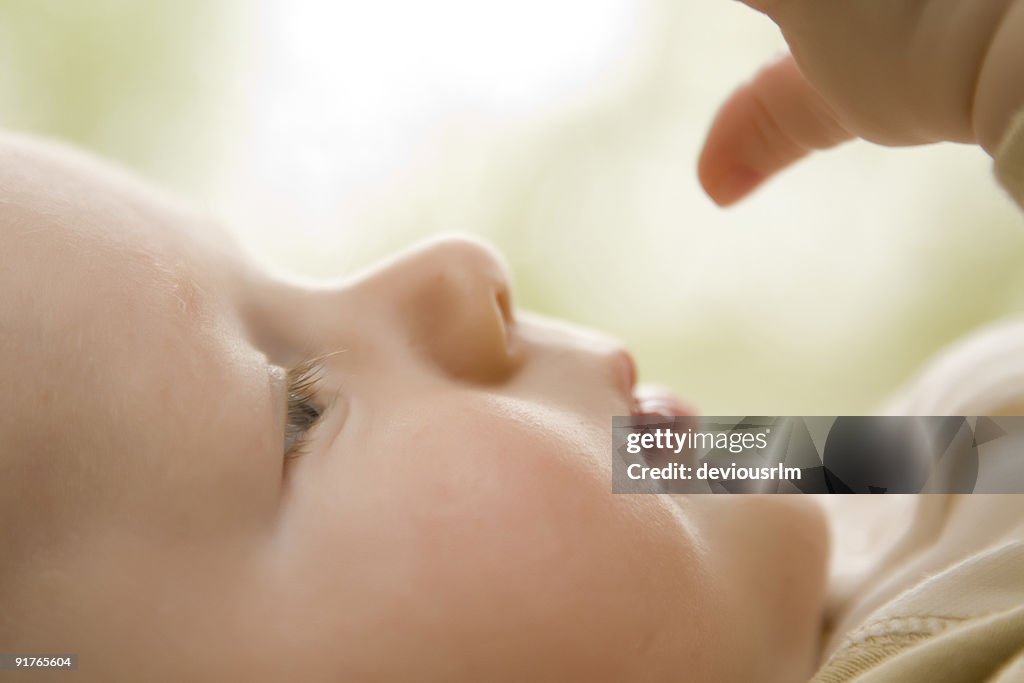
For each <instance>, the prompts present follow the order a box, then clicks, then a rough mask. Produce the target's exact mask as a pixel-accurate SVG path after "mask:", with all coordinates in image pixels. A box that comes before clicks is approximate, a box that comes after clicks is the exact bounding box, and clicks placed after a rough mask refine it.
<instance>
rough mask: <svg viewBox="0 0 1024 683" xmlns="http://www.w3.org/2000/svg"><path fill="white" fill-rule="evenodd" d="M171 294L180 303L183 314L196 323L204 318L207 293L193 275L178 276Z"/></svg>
mask: <svg viewBox="0 0 1024 683" xmlns="http://www.w3.org/2000/svg"><path fill="white" fill-rule="evenodd" d="M171 293H172V294H173V295H174V297H175V298H176V299H177V300H178V302H179V303H180V305H181V312H182V313H184V314H185V315H186V316H188V317H189V318H190V319H192V320H196V321H198V320H199V319H200V318H201V317H202V310H203V305H202V303H203V298H204V297H205V292H204V291H203V288H202V287H200V286H199V284H198V283H197V282H196V281H195V279H194V278H193V277H192V275H191V273H187V272H186V273H179V274H177V275H176V276H175V277H174V279H173V281H172V284H171Z"/></svg>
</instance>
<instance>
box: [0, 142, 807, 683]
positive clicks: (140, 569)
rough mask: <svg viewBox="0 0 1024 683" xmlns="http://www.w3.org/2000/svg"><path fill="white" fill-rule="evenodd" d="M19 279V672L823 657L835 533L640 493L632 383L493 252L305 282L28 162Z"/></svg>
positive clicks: (1, 428) (10, 557)
mask: <svg viewBox="0 0 1024 683" xmlns="http://www.w3.org/2000/svg"><path fill="white" fill-rule="evenodd" d="M0 259H2V263H3V266H2V268H0V339H2V342H3V350H4V353H3V357H2V358H0V386H3V387H4V392H3V394H2V395H0V401H2V405H0V517H2V519H4V522H5V523H4V524H3V525H2V527H0V546H2V548H3V555H2V563H0V596H2V602H3V604H4V610H3V613H2V614H0V651H7V652H14V651H22V652H40V651H47V652H66V653H77V654H78V655H79V669H80V674H86V675H88V676H89V677H90V678H91V679H95V680H119V679H120V678H121V677H123V676H125V675H127V673H128V672H131V673H132V675H133V677H134V678H135V679H137V680H175V681H180V680H205V679H211V680H264V679H266V680H302V681H318V680H325V681H326V680H332V681H336V680H345V681H367V680H388V681H394V680H416V681H429V680H446V681H458V680H467V681H470V680H472V681H480V680H488V681H498V680H510V681H522V680H558V681H567V680H645V679H648V678H651V679H659V680H660V679H662V678H669V679H671V678H676V677H684V678H686V677H693V678H694V679H697V678H699V677H700V676H702V675H707V676H711V675H718V674H719V673H721V672H723V671H725V672H727V673H728V672H733V673H739V672H742V671H746V670H747V669H745V668H744V667H745V666H753V665H757V666H761V665H764V666H768V665H769V663H767V662H760V661H759V660H758V657H761V656H767V655H768V654H772V653H774V654H772V656H778V657H782V658H794V659H795V660H796V661H797V663H798V664H800V663H802V662H803V659H802V658H810V657H811V656H812V655H811V654H809V653H810V652H811V651H812V650H813V633H814V631H815V627H816V623H815V619H816V614H817V609H818V600H819V598H820V592H821V583H822V577H823V573H824V572H823V560H824V543H823V541H822V540H820V537H821V536H823V534H822V529H821V520H820V519H819V518H817V517H816V516H815V515H814V514H813V513H812V512H811V511H810V510H809V509H808V508H806V507H805V506H803V505H802V504H800V502H798V501H793V500H788V499H787V497H778V498H776V499H774V500H771V501H768V500H761V499H757V498H746V499H744V498H741V497H735V498H730V499H728V500H718V501H714V500H712V498H716V497H705V498H704V499H698V498H694V499H692V500H684V501H681V502H678V503H677V502H674V501H673V500H671V499H669V498H668V497H665V496H657V495H643V496H624V495H612V494H611V437H610V419H609V418H610V416H612V415H623V414H627V415H628V414H629V413H630V410H631V406H632V402H633V397H632V395H631V394H632V385H633V381H634V378H633V376H632V375H633V371H632V364H631V361H630V360H629V358H628V355H626V354H625V353H624V352H623V351H622V350H621V349H620V348H619V347H618V346H617V345H615V344H614V343H612V342H610V341H608V340H607V339H604V338H603V337H600V336H598V335H594V334H590V333H584V332H582V331H580V330H577V329H573V328H570V327H569V326H566V325H560V324H554V323H550V322H545V321H541V320H539V319H535V318H528V317H525V316H521V315H519V314H517V313H515V312H513V310H512V307H511V303H510V295H509V287H508V281H507V276H506V272H505V268H504V266H503V265H502V263H501V262H500V260H499V259H498V258H496V256H495V254H494V253H493V252H492V251H491V250H489V249H488V248H485V247H483V246H481V245H479V244H478V243H476V242H472V241H467V240H464V239H445V240H437V241H434V242H431V243H429V244H426V245H423V246H420V247H419V248H416V249H413V250H411V251H408V252H406V253H404V254H402V255H400V256H398V257H396V258H394V259H393V260H390V261H388V262H386V263H384V264H382V265H381V266H379V267H378V268H376V269H373V270H371V271H368V272H366V273H365V274H362V275H359V276H357V277H354V278H352V279H349V280H346V281H344V282H342V283H340V284H338V285H337V286H331V287H317V288H310V287H307V286H300V285H298V284H295V283H289V282H285V281H283V280H280V279H277V278H273V277H270V276H268V275H266V274H264V273H262V272H260V271H259V270H258V269H257V268H255V267H253V266H252V265H251V264H250V263H248V262H247V261H245V260H244V259H242V258H241V257H240V255H239V253H238V251H237V250H236V249H235V248H234V246H233V245H232V244H231V243H230V242H229V241H228V240H227V239H226V237H225V236H224V234H223V233H222V232H221V231H220V230H218V228H217V227H216V226H214V225H211V224H210V223H208V222H206V221H204V220H202V219H201V218H199V217H197V216H196V215H194V214H192V213H190V212H188V211H187V210H184V209H182V208H181V207H180V206H178V205H176V204H175V203H173V202H172V201H170V200H168V199H167V198H165V197H163V196H161V195H159V194H157V193H155V192H153V191H152V190H149V189H147V188H146V187H144V186H143V185H141V184H140V183H139V182H138V181H136V180H133V179H132V178H130V177H126V176H124V175H122V174H120V173H119V172H116V171H112V170H111V169H108V168H106V167H103V166H102V165H100V164H98V163H97V162H95V161H92V160H90V159H88V158H86V157H84V156H81V155H79V154H77V153H74V152H71V151H69V150H66V149H64V148H61V147H58V146H55V145H48V144H43V143H39V142H35V141H31V140H27V139H22V138H17V137H4V138H2V139H0ZM748 584H756V587H757V589H756V590H752V589H750V586H749V585H748ZM808 640H810V641H812V645H810V646H808V645H807V642H808ZM752 662H753V664H751V663H752ZM771 665H772V666H775V663H771ZM722 667H725V668H724V669H723V668H722ZM769 668H770V667H769ZM758 670H765V671H766V670H767V669H758ZM720 680H722V679H721V678H720ZM763 680H767V678H766V677H765V678H763Z"/></svg>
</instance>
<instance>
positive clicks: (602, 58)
mask: <svg viewBox="0 0 1024 683" xmlns="http://www.w3.org/2000/svg"><path fill="white" fill-rule="evenodd" d="M261 9H262V15H261V16H260V17H259V18H258V19H257V20H256V24H257V26H258V27H259V28H258V30H257V36H256V42H255V45H254V50H253V53H254V56H253V60H254V64H253V67H252V69H251V70H250V72H249V74H248V76H247V79H246V83H245V85H244V89H245V90H247V91H248V92H247V95H246V97H247V99H248V100H249V104H248V106H246V107H245V108H244V109H243V110H241V112H240V118H241V119H242V120H241V121H240V126H241V131H239V132H238V133H237V134H238V137H239V139H240V140H241V144H240V145H239V147H240V149H239V151H238V155H239V156H240V157H241V158H239V159H236V160H235V162H233V163H231V164H230V167H231V168H232V169H234V171H233V176H234V177H232V178H231V180H230V183H229V186H228V188H227V194H228V198H227V204H228V206H229V207H230V208H229V211H230V213H231V214H232V215H231V216H230V218H231V219H232V221H233V222H235V223H242V224H244V225H245V226H246V227H245V230H246V232H249V233H250V234H251V233H253V232H257V233H259V232H262V230H261V229H260V228H259V227H257V225H258V224H263V228H264V229H265V230H274V231H278V232H279V231H280V229H281V227H282V225H281V223H282V222H283V223H284V224H285V226H287V227H288V228H289V229H290V232H291V235H290V236H289V239H304V238H307V237H308V240H309V241H313V242H317V243H321V244H322V243H324V241H325V240H326V241H327V242H328V243H334V244H339V243H341V242H344V241H347V240H349V239H354V236H352V235H346V234H344V233H346V232H349V231H348V230H347V228H350V227H351V226H350V225H349V224H350V223H351V222H352V221H353V220H354V219H353V216H354V215H355V214H356V213H358V210H359V205H360V203H361V202H366V201H368V199H367V194H374V193H375V192H377V191H378V190H379V185H380V184H381V183H384V182H386V181H387V180H388V179H389V178H391V177H392V176H393V175H394V174H395V173H399V172H401V171H402V170H403V168H404V167H405V165H406V164H408V163H409V162H410V160H411V159H413V158H415V157H416V156H417V154H418V153H420V152H421V151H422V150H423V149H425V148H429V147H430V146H431V145H432V144H433V142H434V141H435V138H436V137H437V136H438V135H439V134H440V133H441V132H443V127H444V126H452V125H463V126H474V125H478V126H479V125H488V122H493V121H498V120H501V119H507V118H508V117H509V116H510V115H511V116H529V115H532V114H536V113H538V112H541V111H546V110H548V109H550V108H552V107H557V106H559V104H560V103H564V102H565V101H566V98H572V97H573V96H574V95H578V94H579V93H580V92H581V91H585V89H586V87H587V86H588V84H591V83H593V82H595V81H599V80H600V79H601V78H602V71H603V70H604V69H605V68H607V67H609V66H610V65H612V64H614V63H616V62H617V61H619V60H621V58H622V53H623V52H625V51H626V49H627V43H628V40H627V39H628V38H629V37H630V36H631V31H632V30H633V28H634V24H635V17H634V13H635V12H636V3H635V2H633V1H632V0H559V1H558V2H550V1H549V0H517V1H516V2H479V0H433V1H432V2H422V1H421V0H374V2H364V1H359V2H351V1H349V2H326V1H318V0H265V2H264V3H263V4H262V6H261ZM296 212H298V214H296ZM268 239H269V240H270V241H271V242H273V241H274V239H275V238H274V237H273V236H268Z"/></svg>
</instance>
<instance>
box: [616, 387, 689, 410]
mask: <svg viewBox="0 0 1024 683" xmlns="http://www.w3.org/2000/svg"><path fill="white" fill-rule="evenodd" d="M630 412H631V414H632V416H633V417H670V416H672V415H680V416H693V415H696V414H697V411H696V410H695V409H694V408H693V406H691V405H689V404H688V403H686V402H684V401H683V400H682V399H681V398H679V397H678V396H676V395H675V393H673V392H672V391H671V390H669V389H667V388H665V387H662V386H658V385H654V384H641V385H638V386H636V387H634V388H633V405H632V407H631V411H630Z"/></svg>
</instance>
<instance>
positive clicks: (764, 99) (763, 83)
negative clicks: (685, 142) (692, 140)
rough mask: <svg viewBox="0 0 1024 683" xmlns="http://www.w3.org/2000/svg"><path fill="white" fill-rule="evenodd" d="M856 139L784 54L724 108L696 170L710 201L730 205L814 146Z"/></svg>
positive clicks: (717, 117) (791, 60)
mask: <svg viewBox="0 0 1024 683" xmlns="http://www.w3.org/2000/svg"><path fill="white" fill-rule="evenodd" d="M748 4H750V5H753V6H756V5H758V4H763V3H758V2H755V1H754V0H751V2H749V3H748ZM852 137H853V136H852V135H851V134H850V133H849V132H847V130H846V129H845V128H844V127H843V125H842V123H841V122H840V121H839V119H838V117H837V116H836V113H835V112H834V111H833V109H832V107H830V106H829V105H828V103H827V102H825V100H824V99H823V98H822V96H821V95H820V94H819V93H818V91H817V90H816V89H815V88H814V86H812V85H811V84H810V83H809V82H808V81H807V79H806V78H804V75H803V74H802V73H801V72H800V68H799V67H798V66H797V65H796V62H794V61H793V57H792V55H786V56H785V57H784V58H783V59H781V60H779V61H777V62H775V63H773V64H770V65H769V66H767V67H765V68H763V69H762V70H761V71H759V72H758V73H757V75H756V76H754V79H753V80H752V81H750V82H749V83H747V84H746V85H743V86H741V87H740V88H739V89H738V90H736V92H734V93H733V94H732V96H731V97H730V98H729V99H728V100H727V101H726V103H725V104H724V105H723V106H722V108H721V109H720V110H719V112H718V114H717V115H716V116H715V120H714V122H713V123H712V125H711V130H710V132H709V133H708V136H707V139H706V140H705V142H704V149H703V150H702V151H701V154H700V160H699V162H698V165H697V172H698V176H699V177H700V182H701V185H703V186H704V190H705V192H707V193H708V195H709V196H710V197H711V199H712V200H714V202H715V203H716V204H718V205H720V206H728V205H730V204H732V203H734V202H736V201H738V200H740V199H742V198H743V197H745V196H746V195H747V194H749V193H750V192H751V191H753V190H754V189H755V188H757V187H758V186H759V185H760V184H761V183H762V182H764V181H765V180H766V179H768V178H769V177H771V176H772V175H774V174H775V173H776V172H778V171H780V170H782V169H784V168H786V167H787V166H789V165H790V164H792V163H793V162H795V161H798V160H799V159H802V158H803V157H805V156H806V155H807V154H808V153H809V152H811V151H812V150H818V149H828V148H830V147H834V146H836V145H838V144H839V143H841V142H845V141H846V140H849V139H850V138H852Z"/></svg>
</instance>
